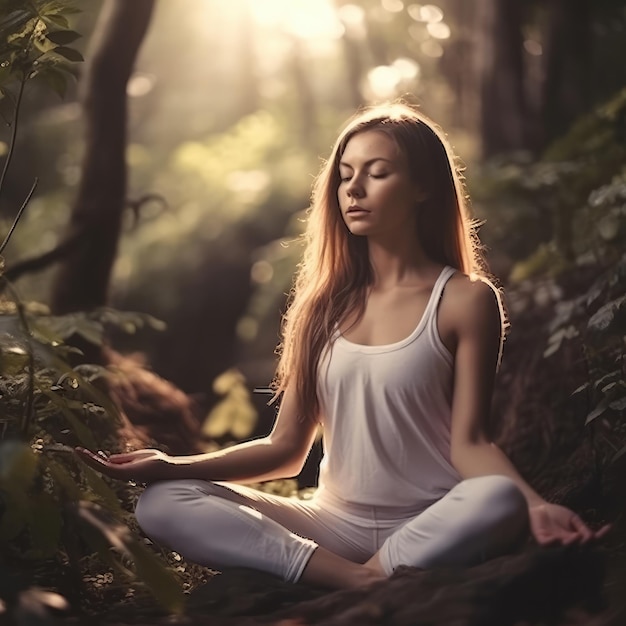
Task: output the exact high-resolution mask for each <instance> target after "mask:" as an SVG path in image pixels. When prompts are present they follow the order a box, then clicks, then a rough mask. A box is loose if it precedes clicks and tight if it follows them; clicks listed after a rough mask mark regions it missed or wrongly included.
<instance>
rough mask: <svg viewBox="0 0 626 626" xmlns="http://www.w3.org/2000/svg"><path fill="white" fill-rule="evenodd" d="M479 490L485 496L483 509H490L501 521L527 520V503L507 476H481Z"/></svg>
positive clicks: (522, 521) (520, 521)
mask: <svg viewBox="0 0 626 626" xmlns="http://www.w3.org/2000/svg"><path fill="white" fill-rule="evenodd" d="M477 480H479V481H480V490H481V492H482V494H483V497H484V498H485V509H487V510H490V511H492V512H493V513H494V514H495V515H496V516H497V517H498V518H500V519H501V520H502V521H507V522H512V521H519V523H520V525H521V524H523V523H526V521H527V520H528V504H527V502H526V498H525V497H524V494H523V493H522V491H521V489H520V488H519V487H518V486H517V484H516V483H515V481H513V480H512V479H511V478H509V477H508V476H500V475H493V476H481V477H480V478H479V479H477Z"/></svg>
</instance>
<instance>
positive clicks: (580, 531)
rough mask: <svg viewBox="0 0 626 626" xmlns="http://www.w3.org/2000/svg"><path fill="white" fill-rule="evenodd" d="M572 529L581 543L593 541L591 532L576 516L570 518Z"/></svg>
mask: <svg viewBox="0 0 626 626" xmlns="http://www.w3.org/2000/svg"><path fill="white" fill-rule="evenodd" d="M570 524H571V526H572V528H573V529H574V530H575V531H576V533H577V535H578V537H580V542H581V543H587V542H588V541H589V540H590V539H593V531H592V530H591V528H589V526H587V524H585V522H583V521H582V519H581V518H580V517H578V515H574V516H572V518H571V520H570Z"/></svg>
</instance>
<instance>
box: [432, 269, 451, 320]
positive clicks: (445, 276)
mask: <svg viewBox="0 0 626 626" xmlns="http://www.w3.org/2000/svg"><path fill="white" fill-rule="evenodd" d="M456 272H457V270H456V268H454V267H450V266H449V265H446V266H445V267H444V268H443V269H442V270H441V274H439V278H437V280H436V281H435V284H434V285H433V291H432V294H431V296H430V301H429V303H428V310H427V312H426V314H427V321H428V324H429V325H430V324H432V323H434V321H435V320H436V319H437V309H438V308H439V301H440V300H441V296H442V295H443V290H444V287H445V286H446V283H447V282H448V280H450V278H452V276H453V275H454V274H455V273H456Z"/></svg>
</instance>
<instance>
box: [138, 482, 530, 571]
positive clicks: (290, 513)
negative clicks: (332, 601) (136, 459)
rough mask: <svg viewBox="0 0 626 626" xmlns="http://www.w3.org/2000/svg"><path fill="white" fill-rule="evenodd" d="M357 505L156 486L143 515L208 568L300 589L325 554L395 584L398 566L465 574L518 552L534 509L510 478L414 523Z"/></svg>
mask: <svg viewBox="0 0 626 626" xmlns="http://www.w3.org/2000/svg"><path fill="white" fill-rule="evenodd" d="M390 512H391V513H393V509H389V508H385V507H374V506H367V507H364V506H359V507H358V511H357V513H358V515H355V511H354V510H346V512H345V514H342V512H341V511H337V510H335V509H334V508H333V509H332V512H331V510H329V509H328V508H325V507H324V506H323V503H321V502H319V501H317V500H316V498H315V497H314V498H313V499H312V500H308V501H307V500H297V499H294V498H285V497H282V496H275V495H271V494H267V493H263V492H260V491H257V490H255V489H252V488H250V487H244V486H241V485H235V484H231V483H213V482H208V481H204V480H195V479H194V480H173V481H164V482H158V483H153V484H152V485H150V486H148V487H147V488H146V490H145V491H144V492H143V494H142V495H141V497H140V498H139V501H138V503H137V508H136V517H137V521H138V522H139V525H140V526H141V528H142V530H143V531H144V532H145V533H146V535H148V536H149V537H150V538H151V539H153V540H155V541H156V542H158V543H161V544H163V545H165V546H167V547H169V548H170V549H172V550H174V551H176V552H178V553H179V554H181V555H182V556H183V557H184V558H186V559H187V560H189V561H192V562H195V563H198V564H200V565H205V566H208V567H212V568H216V569H221V568H224V567H249V568H254V569H258V570H262V571H265V572H270V573H272V574H275V575H277V576H280V577H282V578H283V579H284V580H286V581H291V582H296V581H297V580H298V579H299V578H300V576H301V575H302V572H303V571H304V568H305V567H306V564H307V562H308V560H309V559H310V558H311V555H312V554H313V552H314V551H315V549H316V548H317V547H318V546H323V547H324V548H326V549H327V550H330V551H331V552H334V553H335V554H337V555H339V556H341V557H344V558H346V559H348V560H350V561H353V562H355V563H365V562H366V561H367V560H369V559H370V558H371V557H372V556H373V555H374V554H375V553H376V552H380V554H379V557H380V561H381V564H382V567H383V569H384V571H385V573H386V574H387V575H388V576H389V575H391V573H392V572H393V570H394V569H395V568H396V567H398V566H399V565H410V566H413V567H418V568H422V569H427V568H432V567H439V566H467V565H474V564H477V563H480V562H482V561H484V560H486V559H489V558H493V557H495V556H498V555H500V554H503V553H505V552H507V551H509V550H511V549H513V548H515V547H516V546H517V545H518V544H519V542H520V541H521V540H523V539H524V538H525V536H526V534H527V529H528V508H527V504H526V500H525V498H524V496H523V495H522V493H521V492H520V490H519V488H518V487H517V486H516V485H515V483H514V482H513V481H512V480H511V479H509V478H507V477H505V476H480V477H477V478H470V479H467V480H464V481H462V482H460V483H458V484H457V485H456V486H455V487H454V488H453V489H451V490H450V491H449V492H448V493H447V494H446V495H444V496H443V497H442V498H441V499H440V500H438V501H437V502H435V503H434V504H431V505H430V506H429V507H428V508H426V509H425V510H423V511H422V512H421V513H419V514H417V515H413V516H411V517H406V515H405V516H403V517H399V518H398V517H397V516H394V515H392V514H390Z"/></svg>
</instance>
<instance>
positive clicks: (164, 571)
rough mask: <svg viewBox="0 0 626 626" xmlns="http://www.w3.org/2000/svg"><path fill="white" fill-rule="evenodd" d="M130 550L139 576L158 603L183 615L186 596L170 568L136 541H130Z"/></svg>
mask: <svg viewBox="0 0 626 626" xmlns="http://www.w3.org/2000/svg"><path fill="white" fill-rule="evenodd" d="M128 550H129V551H130V553H131V554H132V556H133V560H134V561H135V566H136V568H137V576H138V577H139V579H140V580H142V581H143V582H144V583H146V585H148V587H149V588H150V591H151V592H152V594H153V595H154V597H155V599H156V600H157V602H158V603H159V604H160V605H161V606H162V607H163V608H165V609H167V610H168V611H171V612H172V613H175V614H177V615H179V614H181V613H182V612H183V609H184V606H185V596H184V594H183V591H182V589H181V588H180V586H179V583H178V580H177V579H176V577H175V576H174V574H172V572H171V570H170V569H169V567H167V565H166V564H165V563H163V562H162V561H161V560H160V559H159V558H158V557H157V556H156V555H155V554H154V553H153V552H152V551H150V550H148V548H147V547H146V546H144V545H142V544H140V543H139V542H138V541H136V540H135V539H132V540H131V541H129V543H128Z"/></svg>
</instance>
